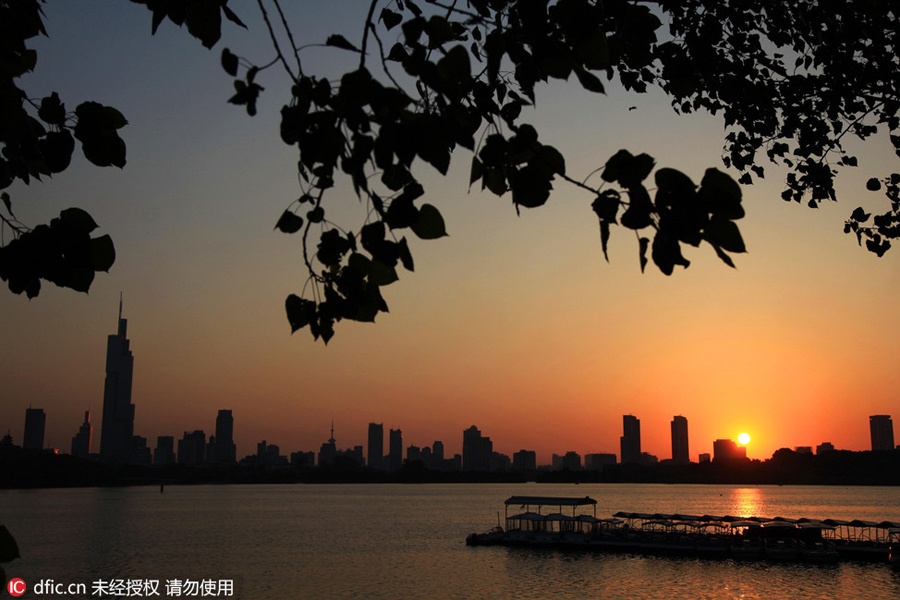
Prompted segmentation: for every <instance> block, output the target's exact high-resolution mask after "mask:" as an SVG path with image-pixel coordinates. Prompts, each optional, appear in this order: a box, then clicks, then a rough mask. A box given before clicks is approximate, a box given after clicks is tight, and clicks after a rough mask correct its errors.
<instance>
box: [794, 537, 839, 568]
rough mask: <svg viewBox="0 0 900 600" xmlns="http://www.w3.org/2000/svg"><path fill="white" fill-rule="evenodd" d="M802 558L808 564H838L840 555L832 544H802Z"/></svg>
mask: <svg viewBox="0 0 900 600" xmlns="http://www.w3.org/2000/svg"><path fill="white" fill-rule="evenodd" d="M800 558H802V559H803V560H805V561H808V562H818V563H836V562H838V561H839V560H840V555H839V554H838V551H837V549H836V548H835V547H834V544H833V543H831V542H821V541H820V542H800Z"/></svg>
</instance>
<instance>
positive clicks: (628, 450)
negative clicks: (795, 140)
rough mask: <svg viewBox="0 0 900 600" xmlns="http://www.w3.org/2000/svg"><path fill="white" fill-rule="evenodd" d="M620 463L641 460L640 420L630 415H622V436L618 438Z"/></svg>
mask: <svg viewBox="0 0 900 600" xmlns="http://www.w3.org/2000/svg"><path fill="white" fill-rule="evenodd" d="M619 449H620V450H621V453H622V463H623V464H624V463H639V462H641V420H640V419H638V418H637V417H635V416H632V415H625V416H623V417H622V437H620V438H619Z"/></svg>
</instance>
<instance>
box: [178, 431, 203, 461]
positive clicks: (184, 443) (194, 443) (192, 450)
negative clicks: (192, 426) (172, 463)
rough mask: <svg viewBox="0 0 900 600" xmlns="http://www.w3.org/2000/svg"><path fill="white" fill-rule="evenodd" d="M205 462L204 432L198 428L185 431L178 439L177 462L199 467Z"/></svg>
mask: <svg viewBox="0 0 900 600" xmlns="http://www.w3.org/2000/svg"><path fill="white" fill-rule="evenodd" d="M204 462H206V433H204V432H203V431H202V430H200V429H196V430H194V431H185V432H184V435H183V436H182V437H181V439H180V440H178V464H179V465H184V466H186V467H199V466H200V465H202V464H203V463H204Z"/></svg>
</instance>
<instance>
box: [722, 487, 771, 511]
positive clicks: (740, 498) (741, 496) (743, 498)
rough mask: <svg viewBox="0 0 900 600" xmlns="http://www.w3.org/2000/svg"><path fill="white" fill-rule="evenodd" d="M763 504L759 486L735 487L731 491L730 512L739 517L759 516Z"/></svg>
mask: <svg viewBox="0 0 900 600" xmlns="http://www.w3.org/2000/svg"><path fill="white" fill-rule="evenodd" d="M762 506H763V499H762V493H761V492H760V490H759V488H735V489H733V490H732V491H731V509H730V511H729V512H730V514H732V515H736V516H739V517H754V516H760V511H761V509H762Z"/></svg>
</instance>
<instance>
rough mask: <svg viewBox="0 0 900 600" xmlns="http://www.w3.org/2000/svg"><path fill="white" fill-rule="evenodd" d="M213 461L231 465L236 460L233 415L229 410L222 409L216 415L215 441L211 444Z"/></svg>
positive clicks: (218, 463)
mask: <svg viewBox="0 0 900 600" xmlns="http://www.w3.org/2000/svg"><path fill="white" fill-rule="evenodd" d="M213 453H214V454H213V456H212V457H210V458H212V460H213V462H214V463H215V464H217V465H233V464H234V463H235V462H237V449H236V448H235V446H234V417H233V416H232V415H231V411H230V410H225V409H222V410H220V411H219V414H218V415H216V441H215V445H214V446H213Z"/></svg>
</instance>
